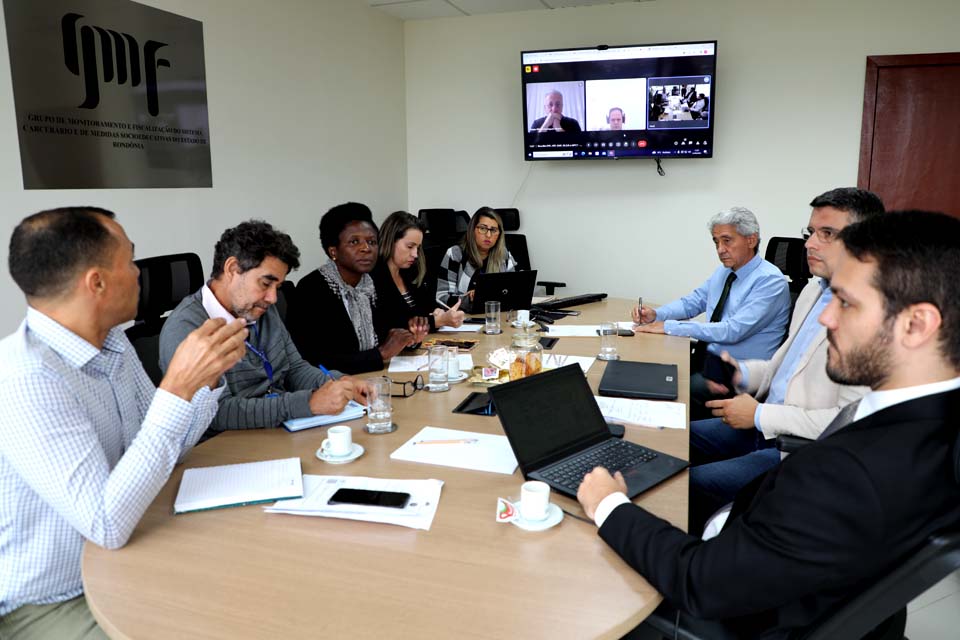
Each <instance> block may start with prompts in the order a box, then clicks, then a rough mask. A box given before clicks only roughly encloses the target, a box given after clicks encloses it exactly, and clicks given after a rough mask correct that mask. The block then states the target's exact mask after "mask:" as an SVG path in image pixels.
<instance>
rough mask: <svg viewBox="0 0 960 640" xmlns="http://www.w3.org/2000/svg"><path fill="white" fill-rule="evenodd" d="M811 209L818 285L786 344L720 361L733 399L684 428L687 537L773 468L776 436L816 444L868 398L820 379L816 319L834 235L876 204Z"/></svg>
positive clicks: (830, 201)
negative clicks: (730, 378) (846, 410)
mask: <svg viewBox="0 0 960 640" xmlns="http://www.w3.org/2000/svg"><path fill="white" fill-rule="evenodd" d="M810 206H811V207H813V211H812V212H811V214H810V221H809V223H808V226H807V228H806V229H805V230H804V232H803V235H804V237H805V239H806V248H807V264H808V265H809V267H810V272H811V273H812V274H813V275H814V276H817V277H818V278H819V279H817V280H812V281H811V282H810V283H809V284H808V285H807V286H806V287H805V288H804V290H803V291H802V292H801V294H800V297H799V298H798V299H797V304H796V308H795V309H794V314H793V319H792V321H791V323H790V333H789V335H788V337H787V340H786V342H784V344H783V346H781V347H780V349H778V350H777V352H776V353H775V354H774V355H773V358H771V359H769V360H767V359H752V360H745V361H744V360H741V361H740V362H738V361H737V359H736V358H735V357H733V356H732V355H731V354H729V353H724V354H723V358H724V360H726V361H727V362H729V363H731V364H733V365H736V366H737V367H738V371H737V372H736V373H735V374H734V384H735V385H736V387H737V389H736V390H737V391H740V393H739V395H737V396H735V397H733V398H730V399H724V400H711V401H709V402H707V407H708V408H709V409H710V410H711V411H712V412H713V414H714V415H715V416H716V417H714V418H710V419H706V420H695V421H693V422H691V423H690V463H691V469H690V493H691V504H690V511H691V530H695V527H696V526H697V525H698V524H702V521H703V519H705V518H706V517H708V516H709V515H710V514H711V513H713V512H714V511H715V510H716V509H717V508H719V507H720V506H722V505H724V504H727V503H729V502H732V501H733V498H734V497H735V496H736V494H737V492H738V491H739V490H740V489H741V488H742V487H744V486H745V485H746V484H747V483H749V482H750V481H751V480H752V479H753V478H755V477H757V476H758V475H760V474H762V473H764V472H765V471H767V470H769V469H770V468H772V467H773V466H775V465H776V464H777V463H779V461H780V452H779V451H777V449H776V446H775V445H776V437H777V436H778V435H780V434H787V435H795V436H801V437H805V438H810V439H815V438H816V437H817V436H819V435H820V433H821V432H822V431H823V429H824V428H826V426H827V425H828V424H829V423H830V422H831V421H832V420H833V419H834V418H835V417H836V415H837V414H838V413H839V411H840V409H841V407H843V406H845V405H847V404H849V403H851V402H853V401H855V400H857V399H859V398H860V397H861V396H862V395H863V394H864V393H866V392H867V391H868V389H867V388H866V387H850V386H846V385H841V384H837V383H835V382H833V381H831V380H830V379H829V378H828V377H827V373H826V361H827V346H828V343H827V332H826V329H825V328H824V327H823V326H822V325H820V324H819V323H818V322H817V318H819V317H820V314H821V313H822V312H823V310H824V309H825V308H826V306H827V305H828V304H829V302H830V300H831V298H832V297H833V295H832V293H831V291H830V286H829V285H830V276H831V275H832V273H833V267H832V265H833V263H834V262H835V261H836V258H837V256H838V255H839V254H840V253H842V252H843V246H842V244H841V243H838V242H834V241H835V240H836V238H837V235H838V234H839V232H840V231H841V230H842V229H843V228H844V227H846V226H847V225H850V224H853V223H855V222H860V221H862V220H865V219H867V218H869V217H871V216H873V215H877V214H880V213H882V212H883V203H882V202H881V200H880V198H878V197H877V196H876V195H874V194H873V193H871V192H869V191H863V190H860V189H855V188H839V189H833V190H831V191H828V192H826V193H823V194H821V195H819V196H817V197H816V198H814V199H813V201H812V202H811V203H810ZM706 384H707V386H708V388H709V389H710V391H711V392H712V393H713V394H715V395H718V396H723V395H727V394H728V393H729V392H730V391H731V390H730V389H727V388H726V387H724V386H723V385H719V384H717V383H715V382H712V381H710V380H707V381H706Z"/></svg>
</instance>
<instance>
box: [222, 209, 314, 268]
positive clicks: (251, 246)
mask: <svg viewBox="0 0 960 640" xmlns="http://www.w3.org/2000/svg"><path fill="white" fill-rule="evenodd" d="M231 256H232V257H234V258H236V259H237V262H238V263H239V265H240V272H241V273H243V272H244V271H249V270H250V269H256V268H257V267H259V266H260V263H261V262H263V261H264V260H265V259H266V258H267V257H274V258H276V259H277V260H279V261H280V262H282V263H283V264H285V265H287V270H288V271H295V270H296V269H298V268H299V267H300V249H298V248H297V245H295V244H293V240H291V239H290V236H288V235H287V234H285V233H284V232H282V231H280V230H278V229H274V228H273V225H271V224H270V223H269V222H264V221H263V220H247V221H246V222H241V223H240V224H238V225H237V226H235V227H233V228H232V229H227V230H226V231H224V232H223V234H222V235H221V236H220V240H218V241H217V246H216V247H215V248H214V250H213V269H211V271H210V278H212V279H214V280H216V279H217V278H219V277H220V276H221V275H223V265H224V263H225V262H226V261H227V258H229V257H231Z"/></svg>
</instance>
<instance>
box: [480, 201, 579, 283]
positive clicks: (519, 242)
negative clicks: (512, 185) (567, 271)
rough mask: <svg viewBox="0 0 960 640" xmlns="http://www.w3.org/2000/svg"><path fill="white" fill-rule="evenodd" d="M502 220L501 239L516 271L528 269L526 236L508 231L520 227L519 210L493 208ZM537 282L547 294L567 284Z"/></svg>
mask: <svg viewBox="0 0 960 640" xmlns="http://www.w3.org/2000/svg"><path fill="white" fill-rule="evenodd" d="M494 211H496V212H497V213H498V214H499V215H500V220H502V221H503V231H504V235H503V240H504V242H505V243H506V245H507V251H509V252H510V253H511V255H513V259H514V260H516V261H517V270H518V271H530V269H531V268H532V267H531V266H530V251H529V250H528V249H527V236H525V235H524V234H522V233H510V232H511V231H517V230H518V229H519V228H520V210H519V209H515V208H512V207H511V208H504V209H494ZM537 284H538V285H540V286H541V287H543V288H544V291H545V292H546V294H547V295H548V296H552V295H553V293H554V292H555V291H556V290H557V289H558V288H559V287H565V286H567V283H566V282H557V281H554V280H538V281H537Z"/></svg>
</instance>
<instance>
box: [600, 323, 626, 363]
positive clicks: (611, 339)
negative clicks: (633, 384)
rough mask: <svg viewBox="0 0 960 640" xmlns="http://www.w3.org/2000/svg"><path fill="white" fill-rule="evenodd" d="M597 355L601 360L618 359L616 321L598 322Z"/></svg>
mask: <svg viewBox="0 0 960 640" xmlns="http://www.w3.org/2000/svg"><path fill="white" fill-rule="evenodd" d="M597 357H598V358H600V359H601V360H619V359H620V354H618V353H617V323H616V322H601V323H600V353H598V354H597Z"/></svg>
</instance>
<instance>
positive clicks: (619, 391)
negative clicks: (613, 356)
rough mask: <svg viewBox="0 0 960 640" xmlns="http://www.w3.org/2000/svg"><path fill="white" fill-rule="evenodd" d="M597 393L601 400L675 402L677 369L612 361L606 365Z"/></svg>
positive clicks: (626, 361)
mask: <svg viewBox="0 0 960 640" xmlns="http://www.w3.org/2000/svg"><path fill="white" fill-rule="evenodd" d="M599 391H600V395H602V396H618V397H621V398H643V399H645V400H676V399H677V365H675V364H657V363H655V362H630V361H629V360H614V361H611V362H608V363H607V368H606V370H605V371H604V372H603V377H602V378H601V379H600V387H599Z"/></svg>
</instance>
